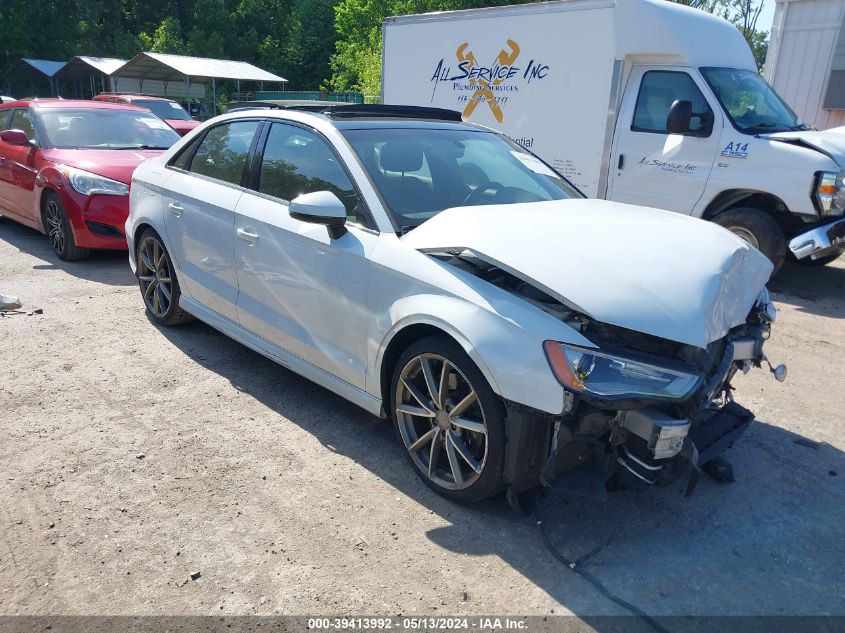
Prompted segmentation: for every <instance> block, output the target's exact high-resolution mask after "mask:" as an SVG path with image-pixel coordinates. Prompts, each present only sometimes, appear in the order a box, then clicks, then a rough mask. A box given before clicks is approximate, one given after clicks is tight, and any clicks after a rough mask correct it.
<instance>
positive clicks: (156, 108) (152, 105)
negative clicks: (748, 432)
mask: <svg viewBox="0 0 845 633" xmlns="http://www.w3.org/2000/svg"><path fill="white" fill-rule="evenodd" d="M132 105H134V106H139V107H141V108H146V109H147V110H149V111H150V112H152V113H153V114H155V115H156V116H157V117H158V118H160V119H177V120H179V121H190V120H191V117H189V116H188V113H187V112H185V109H184V108H183V107H182V106H180V105H179V104H178V103H176V102H175V101H158V100H156V99H150V100H148V101H140V100H137V99H136V100H133V101H132Z"/></svg>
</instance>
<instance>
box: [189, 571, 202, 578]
mask: <svg viewBox="0 0 845 633" xmlns="http://www.w3.org/2000/svg"><path fill="white" fill-rule="evenodd" d="M200 576H202V572H200V571H192V572H191V580H199V578H200Z"/></svg>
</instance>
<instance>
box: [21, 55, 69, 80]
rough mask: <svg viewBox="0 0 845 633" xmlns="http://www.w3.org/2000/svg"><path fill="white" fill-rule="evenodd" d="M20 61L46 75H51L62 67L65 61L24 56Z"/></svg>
mask: <svg viewBox="0 0 845 633" xmlns="http://www.w3.org/2000/svg"><path fill="white" fill-rule="evenodd" d="M20 63H22V64H27V65H29V66H32V67H33V68H34V69H35V70H37V71H38V72H40V73H41V74H42V75H45V76H46V77H52V76H53V75H55V74H56V73H57V72H59V71H60V70H61V69H62V67H63V66H64V65H65V63H66V62H54V61H51V60H49V59H27V58H25V57H24V58H23V59H21V61H20Z"/></svg>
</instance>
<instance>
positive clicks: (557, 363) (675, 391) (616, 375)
mask: <svg viewBox="0 0 845 633" xmlns="http://www.w3.org/2000/svg"><path fill="white" fill-rule="evenodd" d="M543 348H544V349H545V351H546V357H547V358H548V359H549V365H550V366H551V368H552V371H553V372H554V374H555V376H556V377H557V379H558V380H559V381H560V383H561V384H562V385H564V386H565V387H567V388H569V389H571V390H572V391H575V392H577V393H585V394H588V395H591V396H595V397H597V398H603V399H608V400H626V399H640V398H646V399H659V400H684V399H685V398H687V397H688V396H689V395H690V394H691V393H692V392H693V391H694V390H695V389H696V388H697V387H698V386H699V384H700V383H701V380H702V379H701V376H699V375H698V374H694V373H690V372H686V371H683V370H679V369H672V368H669V367H662V366H659V365H653V364H651V363H648V362H643V361H641V360H634V359H631V358H625V357H622V356H616V355H613V354H607V353H605V352H600V351H597V350H593V349H585V348H581V347H576V346H573V345H565V344H563V343H558V342H557V341H546V342H545V343H543Z"/></svg>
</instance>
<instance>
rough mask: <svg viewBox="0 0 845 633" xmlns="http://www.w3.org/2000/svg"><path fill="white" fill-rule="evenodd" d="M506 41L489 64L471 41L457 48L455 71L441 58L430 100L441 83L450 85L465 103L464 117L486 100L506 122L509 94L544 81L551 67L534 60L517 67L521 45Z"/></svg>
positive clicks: (498, 119)
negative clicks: (481, 59)
mask: <svg viewBox="0 0 845 633" xmlns="http://www.w3.org/2000/svg"><path fill="white" fill-rule="evenodd" d="M506 44H507V47H506V48H503V49H502V50H501V51H499V53H498V55H496V59H494V60H493V62H492V63H491V64H490V65H489V66H483V65H481V64H479V63H478V60H477V59H476V57H475V54H474V53H473V52H472V50H471V49H470V46H469V43H468V42H464V43H463V44H461V45H460V46H458V48H457V50H456V51H455V56H456V57H457V60H458V63H457V66H456V67H455V69H454V70H453V69H452V66H451V65H449V64H448V63H447V62H446V59H445V58H441V59H440V61H439V62H437V68H436V69H435V70H434V74H433V75H432V76H431V80H430V81H431V82H433V83H434V87H433V89H432V91H431V100H432V101H434V95H435V93H436V92H437V87H438V86H439V85H440V84H442V83H447V84H451V88H452V91H453V92H457V93H461V94H459V96H458V102H459V103H464V104H466V105H465V107H464V111H463V117H464V119H468V118H469V117H471V116H472V113H473V112H475V109H476V108H477V107H478V105H479V104H481V103H486V104H487V107H489V108H490V112H492V113H493V117H494V118H495V119H496V121H498V122H499V123H501V122H502V121H504V119H505V115H504V113H503V112H502V106H503V105H505V104H506V103H507V102H508V95H509V93H512V92H518V91H519V89H520V87H521V85H528V84H530V83H531V82H532V81H542V80H543V79H545V78H546V77H548V75H549V66H548V65H547V64H543V63H540V62H539V61H537V60H534V59H531V60H530V61H529V62H528V64H527V65H525V66H524V67H522V66H517V65H516V60H517V58H518V57H519V54H520V48H519V44H517V43H516V42H515V41H514V40H507V42H506Z"/></svg>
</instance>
